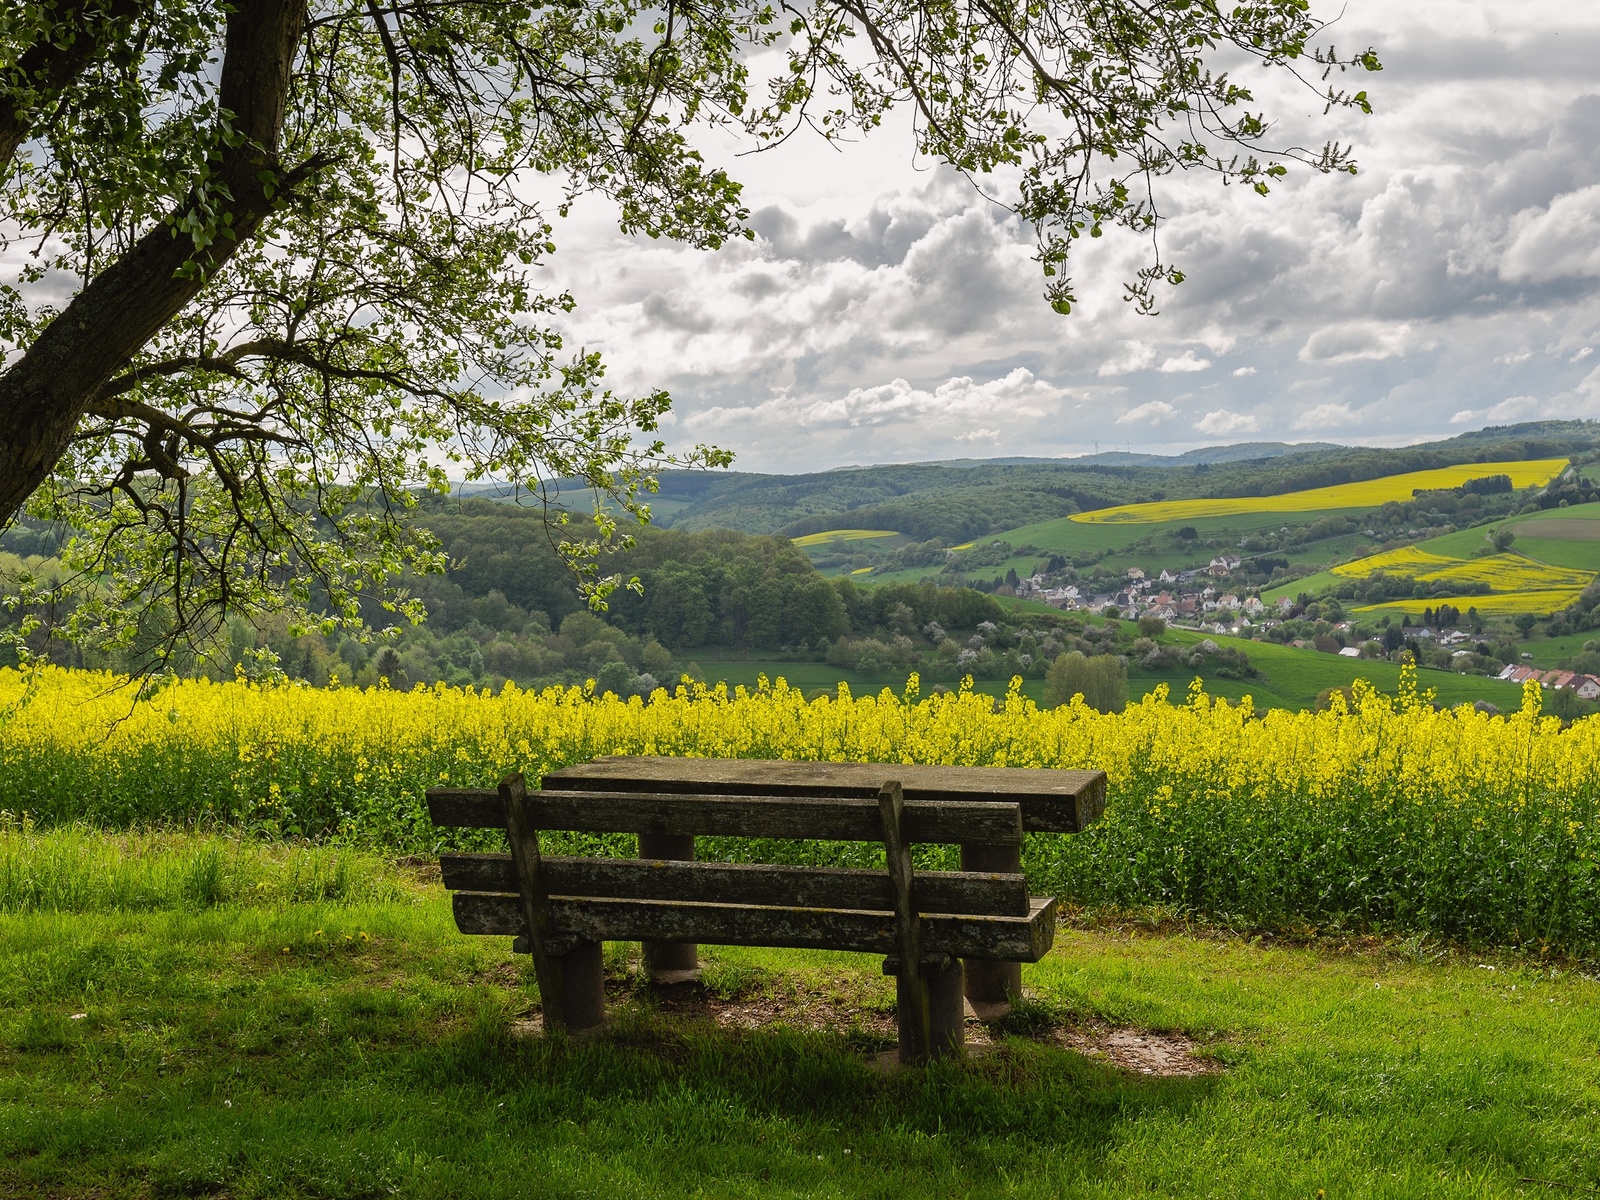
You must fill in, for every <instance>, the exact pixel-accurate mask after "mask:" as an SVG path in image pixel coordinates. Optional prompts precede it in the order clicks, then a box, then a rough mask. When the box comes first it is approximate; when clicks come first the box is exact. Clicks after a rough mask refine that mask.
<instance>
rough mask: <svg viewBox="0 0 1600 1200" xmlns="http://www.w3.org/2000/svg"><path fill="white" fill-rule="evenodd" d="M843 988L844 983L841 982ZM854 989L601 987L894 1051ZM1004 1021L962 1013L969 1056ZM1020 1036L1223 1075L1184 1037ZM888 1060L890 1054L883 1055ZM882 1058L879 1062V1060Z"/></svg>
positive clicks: (1118, 1059) (1134, 1063)
mask: <svg viewBox="0 0 1600 1200" xmlns="http://www.w3.org/2000/svg"><path fill="white" fill-rule="evenodd" d="M839 982H840V983H844V982H845V981H844V980H840V981H839ZM853 990H854V989H844V990H842V991H841V992H835V993H833V994H828V993H827V992H825V991H807V990H805V989H802V988H796V987H792V986H783V985H782V983H780V982H779V981H777V980H763V981H761V982H758V983H755V984H753V985H752V986H750V987H747V988H742V989H739V990H738V991H736V992H733V993H731V994H730V993H728V992H726V991H724V992H721V993H719V992H718V991H716V990H713V989H710V988H707V987H704V986H702V985H701V984H699V983H691V982H684V983H678V984H674V985H672V986H669V987H653V988H652V987H650V986H649V985H647V984H645V983H644V982H643V981H642V979H640V978H639V977H638V976H637V975H635V974H634V973H632V972H630V973H629V974H628V975H627V976H624V977H620V978H619V977H618V976H615V975H613V976H610V977H608V979H607V981H606V992H607V996H606V1000H607V1006H608V1008H609V1009H610V1011H611V1013H612V1015H613V1016H617V1015H620V1014H621V1012H623V1011H624V1010H625V1009H627V1008H628V1007H630V1006H633V1005H644V1006H647V1007H648V1008H650V1009H652V1010H654V1011H655V1012H657V1013H659V1014H661V1015H662V1016H665V1017H670V1018H673V1019H676V1020H688V1021H705V1022H708V1023H710V1024H713V1025H716V1026H719V1027H720V1028H723V1029H739V1030H759V1029H768V1028H775V1027H783V1028H787V1029H806V1030H814V1031H816V1032H820V1033H833V1034H841V1035H847V1036H849V1037H850V1038H851V1039H852V1040H854V1041H857V1042H861V1043H864V1044H863V1045H862V1046H861V1048H862V1049H863V1050H864V1051H866V1052H868V1053H869V1054H870V1053H871V1052H872V1050H873V1049H874V1048H875V1047H876V1048H881V1047H886V1046H892V1045H893V1044H894V1042H895V1038H896V1028H895V1016H894V1012H893V1011H892V1010H885V1009H884V1008H882V1007H881V1006H876V1005H872V1004H863V1003H862V1002H861V1001H862V1000H863V999H864V997H863V996H861V995H858V994H851V992H852V991H853ZM1004 1024H1005V1014H1004V1013H1003V1012H1000V1011H998V1010H996V1011H992V1012H984V1013H981V1014H980V1013H977V1012H974V1011H973V1009H972V1006H971V1005H970V1004H968V1005H967V1017H966V1030H965V1042H966V1048H967V1052H968V1053H969V1054H983V1053H985V1052H987V1051H990V1050H993V1049H994V1048H995V1046H996V1043H997V1039H998V1038H999V1037H1000V1036H1001V1033H1000V1030H1001V1029H1002V1028H1003V1027H1004ZM510 1032H511V1034H512V1035H513V1036H518V1037H537V1036H539V1035H540V1034H542V1033H543V1032H544V1019H543V1016H542V1015H541V1014H540V1013H539V1012H537V1011H530V1012H528V1013H525V1014H523V1015H522V1016H520V1017H519V1018H518V1019H517V1020H515V1021H513V1022H512V1023H511V1026H510ZM583 1036H589V1037H594V1036H601V1037H603V1036H604V1030H603V1028H601V1029H595V1030H592V1031H588V1032H587V1034H586V1035H583ZM1021 1036H1024V1037H1028V1038H1030V1039H1031V1040H1033V1041H1036V1042H1042V1043H1045V1044H1048V1045H1056V1046H1061V1047H1063V1048H1065V1049H1069V1050H1073V1051H1075V1052H1077V1053H1079V1054H1083V1055H1086V1056H1087V1057H1089V1058H1095V1059H1100V1060H1102V1061H1105V1062H1109V1063H1110V1064H1112V1065H1113V1066H1115V1067H1117V1068H1119V1069H1120V1070H1123V1071H1127V1072H1129V1073H1131V1074H1136V1075H1150V1076H1160V1077H1178V1076H1197V1075H1215V1074H1220V1073H1221V1072H1222V1071H1223V1069H1224V1068H1223V1065H1222V1064H1221V1063H1220V1062H1218V1061H1217V1060H1216V1059H1213V1058H1207V1057H1204V1056H1202V1055H1200V1054H1199V1053H1197V1051H1198V1050H1199V1049H1200V1047H1199V1044H1198V1043H1196V1042H1195V1041H1194V1040H1193V1039H1191V1038H1189V1037H1187V1036H1185V1035H1184V1034H1182V1033H1175V1032H1170V1031H1163V1030H1152V1029H1135V1028H1127V1027H1121V1028H1113V1027H1109V1026H1106V1027H1102V1026H1095V1025H1081V1024H1078V1025H1055V1024H1052V1025H1049V1026H1046V1027H1044V1028H1035V1029H1034V1030H1031V1031H1029V1032H1027V1033H1024V1034H1022V1035H1021ZM884 1053H885V1054H889V1055H892V1053H893V1051H885V1052H884ZM883 1056H884V1055H883V1054H879V1055H877V1057H879V1058H882V1057H883Z"/></svg>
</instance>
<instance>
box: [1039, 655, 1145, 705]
mask: <svg viewBox="0 0 1600 1200" xmlns="http://www.w3.org/2000/svg"><path fill="white" fill-rule="evenodd" d="M1079 694H1081V695H1082V696H1083V702H1084V703H1085V704H1087V705H1088V706H1089V707H1090V708H1092V709H1094V710H1095V711H1096V712H1103V713H1119V712H1121V711H1122V710H1123V709H1124V708H1126V707H1127V706H1128V666H1127V664H1126V663H1125V662H1123V661H1122V659H1120V658H1118V657H1117V656H1116V655H1115V654H1096V655H1095V656H1094V657H1093V658H1089V657H1087V656H1085V655H1084V654H1083V653H1082V652H1081V651H1078V650H1073V651H1070V652H1069V653H1067V654H1059V655H1057V656H1056V660H1055V661H1054V662H1052V663H1051V664H1050V669H1049V670H1047V671H1046V672H1045V676H1044V702H1045V705H1046V707H1054V706H1055V705H1058V704H1066V703H1067V702H1068V701H1070V700H1071V699H1072V698H1073V697H1074V696H1076V695H1079Z"/></svg>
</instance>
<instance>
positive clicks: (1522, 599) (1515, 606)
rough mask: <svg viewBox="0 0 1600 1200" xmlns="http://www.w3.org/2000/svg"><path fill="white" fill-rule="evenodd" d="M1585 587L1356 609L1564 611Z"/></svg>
mask: <svg viewBox="0 0 1600 1200" xmlns="http://www.w3.org/2000/svg"><path fill="white" fill-rule="evenodd" d="M1580 591H1581V589H1574V588H1557V589H1554V590H1549V591H1528V592H1509V593H1496V594H1491V595H1487V596H1482V595H1477V596H1474V595H1463V596H1433V597H1430V598H1428V599H1423V600H1414V599H1408V600H1387V601H1385V602H1384V603H1382V604H1366V605H1362V606H1360V607H1359V608H1357V609H1355V611H1356V612H1405V613H1413V614H1414V613H1420V612H1421V611H1422V610H1423V609H1425V608H1438V607H1439V606H1440V605H1442V604H1448V605H1450V606H1451V607H1453V608H1459V609H1460V610H1461V611H1462V612H1466V611H1467V610H1468V609H1471V608H1475V609H1477V610H1478V611H1479V612H1480V613H1482V614H1483V615H1484V616H1486V617H1505V616H1515V615H1516V614H1518V613H1534V614H1536V615H1543V614H1546V613H1553V612H1560V611H1561V610H1562V609H1564V608H1566V607H1568V606H1569V605H1570V604H1572V602H1573V601H1575V600H1576V599H1577V598H1578V596H1579V594H1580Z"/></svg>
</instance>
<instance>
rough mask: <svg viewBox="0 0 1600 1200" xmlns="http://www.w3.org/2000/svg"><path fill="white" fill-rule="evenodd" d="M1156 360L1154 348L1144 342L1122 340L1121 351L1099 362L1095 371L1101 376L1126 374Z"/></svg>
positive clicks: (1145, 366) (1147, 365) (1144, 367)
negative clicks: (1098, 368)
mask: <svg viewBox="0 0 1600 1200" xmlns="http://www.w3.org/2000/svg"><path fill="white" fill-rule="evenodd" d="M1155 360H1156V348H1155V347H1154V346H1150V345H1146V344H1145V343H1144V342H1138V341H1134V342H1124V343H1123V344H1122V351H1121V352H1120V353H1118V354H1116V355H1114V356H1112V357H1111V358H1108V359H1106V360H1105V361H1104V362H1103V363H1101V364H1100V370H1099V371H1098V372H1097V373H1098V374H1099V375H1100V376H1101V377H1102V378H1104V377H1105V376H1107V375H1127V374H1129V373H1130V372H1133V371H1143V370H1144V369H1146V368H1147V367H1149V366H1150V364H1151V363H1153V362H1155Z"/></svg>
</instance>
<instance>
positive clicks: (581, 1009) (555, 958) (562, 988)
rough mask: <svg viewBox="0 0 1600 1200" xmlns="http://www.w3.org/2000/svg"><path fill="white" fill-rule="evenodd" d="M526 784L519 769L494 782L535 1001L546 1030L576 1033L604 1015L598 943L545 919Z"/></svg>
mask: <svg viewBox="0 0 1600 1200" xmlns="http://www.w3.org/2000/svg"><path fill="white" fill-rule="evenodd" d="M527 800H528V788H527V784H526V782H525V781H524V780H523V778H522V775H521V774H520V773H514V774H511V775H507V776H506V777H505V778H504V779H502V780H501V781H500V802H501V803H502V804H503V805H504V806H505V814H506V840H507V841H508V842H510V843H511V861H512V862H513V864H515V866H516V869H517V890H518V892H519V893H520V895H521V897H522V914H523V919H524V920H525V921H526V922H527V926H528V941H529V942H530V943H531V948H532V950H533V970H534V974H535V975H537V976H538V979H539V1000H540V1003H541V1005H542V1006H543V1009H544V1027H545V1029H546V1030H547V1031H552V1030H557V1029H564V1030H571V1031H573V1032H576V1031H577V1030H580V1029H588V1028H590V1027H591V1026H594V1025H599V1024H601V1023H602V1022H604V1021H605V1019H606V993H605V976H604V974H603V971H602V963H601V953H600V943H599V942H590V941H584V940H581V939H576V938H570V939H569V938H558V937H556V935H555V931H554V928H553V927H552V924H551V920H550V897H549V892H548V889H547V888H546V887H545V883H544V880H543V878H542V871H541V864H540V861H539V831H538V829H536V828H535V827H534V825H533V823H532V821H530V820H529V819H528V805H527Z"/></svg>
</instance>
